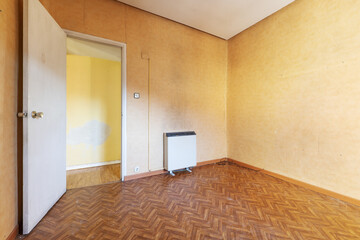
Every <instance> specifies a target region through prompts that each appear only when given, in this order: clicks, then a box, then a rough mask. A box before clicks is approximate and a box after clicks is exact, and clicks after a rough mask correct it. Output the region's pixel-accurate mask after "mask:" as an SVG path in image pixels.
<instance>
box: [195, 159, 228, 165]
mask: <svg viewBox="0 0 360 240" xmlns="http://www.w3.org/2000/svg"><path fill="white" fill-rule="evenodd" d="M225 161H227V158H219V159H214V160H209V161H204V162H197V163H196V167H200V166H204V165H209V164H214V163H218V162H225Z"/></svg>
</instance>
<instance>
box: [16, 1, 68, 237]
mask: <svg viewBox="0 0 360 240" xmlns="http://www.w3.org/2000/svg"><path fill="white" fill-rule="evenodd" d="M23 10H24V29H23V31H24V32H23V36H24V46H23V47H24V53H23V54H24V58H23V61H24V62H23V63H24V92H23V95H24V102H23V106H24V109H23V111H24V113H27V117H26V114H23V115H22V116H23V117H25V118H24V121H23V124H24V130H23V131H24V133H23V134H24V143H23V147H24V149H23V152H24V159H23V161H24V162H23V196H24V197H23V234H27V233H29V232H30V231H31V230H32V229H33V228H34V227H35V226H36V224H37V223H38V222H39V221H40V220H41V219H42V218H43V217H44V216H45V214H46V213H47V212H48V211H49V209H50V208H51V207H52V206H53V205H54V204H55V203H56V202H57V201H58V200H59V198H60V197H61V196H62V195H63V194H64V193H65V191H66V34H65V32H64V31H63V30H62V29H61V28H60V26H59V25H58V24H57V23H56V22H55V20H54V19H53V18H52V17H51V16H50V14H49V13H48V12H47V11H46V9H45V8H44V7H43V6H42V5H41V3H40V2H39V1H38V0H24V9H23ZM20 115H21V114H20ZM24 115H25V116H24Z"/></svg>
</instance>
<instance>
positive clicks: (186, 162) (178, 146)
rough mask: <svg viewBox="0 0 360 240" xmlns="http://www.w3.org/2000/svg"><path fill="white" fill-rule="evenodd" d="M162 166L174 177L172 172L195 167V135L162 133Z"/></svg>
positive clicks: (189, 133)
mask: <svg viewBox="0 0 360 240" xmlns="http://www.w3.org/2000/svg"><path fill="white" fill-rule="evenodd" d="M164 165H165V169H166V170H168V171H169V172H170V174H171V175H173V176H174V173H173V171H174V170H179V169H184V168H185V169H186V170H188V171H189V172H191V171H190V169H189V168H190V167H194V166H196V133H195V132H193V131H192V132H172V133H164Z"/></svg>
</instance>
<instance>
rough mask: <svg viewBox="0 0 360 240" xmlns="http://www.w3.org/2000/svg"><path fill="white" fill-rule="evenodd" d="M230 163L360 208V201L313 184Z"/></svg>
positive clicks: (243, 164)
mask: <svg viewBox="0 0 360 240" xmlns="http://www.w3.org/2000/svg"><path fill="white" fill-rule="evenodd" d="M228 161H229V162H232V163H235V164H237V165H239V166H241V167H245V168H249V169H252V170H255V171H258V172H262V173H264V174H266V175H269V176H272V177H275V178H278V179H281V180H284V181H287V182H290V183H293V184H295V185H298V186H301V187H304V188H307V189H310V190H312V191H315V192H318V193H322V194H325V195H328V196H330V197H333V198H337V199H340V200H342V201H344V202H348V203H351V204H354V205H357V206H360V200H358V199H355V198H352V197H348V196H345V195H342V194H340V193H336V192H333V191H330V190H327V189H325V188H321V187H317V186H315V185H312V184H309V183H306V182H302V181H299V180H296V179H293V178H289V177H286V176H283V175H281V174H278V173H274V172H271V171H268V170H265V169H262V168H258V167H254V166H252V165H249V164H246V163H243V162H240V161H237V160H234V159H231V158H228Z"/></svg>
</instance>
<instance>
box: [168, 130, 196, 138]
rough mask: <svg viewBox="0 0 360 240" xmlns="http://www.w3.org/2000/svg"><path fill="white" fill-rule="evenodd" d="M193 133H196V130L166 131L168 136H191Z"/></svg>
mask: <svg viewBox="0 0 360 240" xmlns="http://www.w3.org/2000/svg"><path fill="white" fill-rule="evenodd" d="M191 135H196V133H195V132H194V131H189V132H170V133H166V136H167V137H179V136H191Z"/></svg>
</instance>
